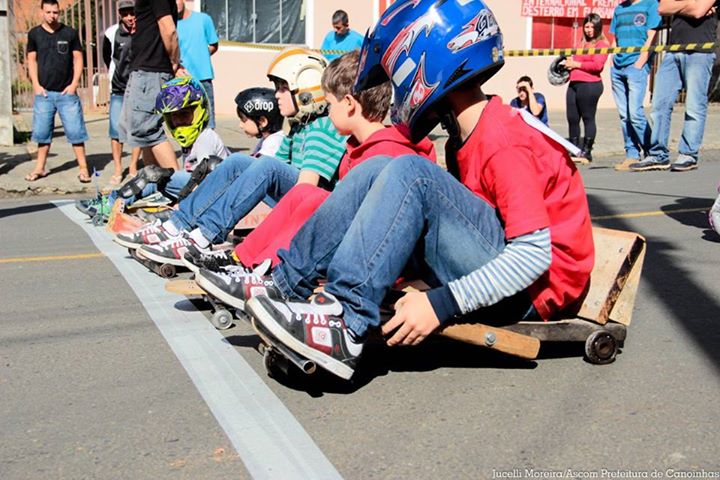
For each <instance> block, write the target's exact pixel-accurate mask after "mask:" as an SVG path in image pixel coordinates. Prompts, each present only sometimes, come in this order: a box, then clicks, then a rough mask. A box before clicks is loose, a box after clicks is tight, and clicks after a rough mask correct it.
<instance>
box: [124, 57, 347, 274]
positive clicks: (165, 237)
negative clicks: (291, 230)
mask: <svg viewBox="0 0 720 480" xmlns="http://www.w3.org/2000/svg"><path fill="white" fill-rule="evenodd" d="M326 66H327V61H326V60H325V58H324V57H322V56H321V55H315V54H313V53H312V52H310V51H308V50H306V49H302V48H296V47H294V48H289V49H286V50H284V51H282V52H280V54H279V55H278V56H277V57H276V58H275V59H274V60H273V62H272V63H271V65H270V68H269V69H268V78H269V79H270V81H272V82H273V83H274V84H275V91H276V93H275V97H276V98H277V100H278V105H279V109H280V113H281V114H282V115H283V116H284V117H286V118H288V119H289V120H290V123H291V130H290V134H289V135H288V137H287V138H286V139H285V140H284V141H283V143H282V144H281V145H280V148H279V150H278V152H277V154H276V157H270V156H261V157H260V158H254V157H251V156H248V155H242V154H233V155H230V156H229V157H228V158H226V159H225V160H224V161H223V162H222V163H221V164H220V165H219V166H218V167H217V168H216V169H215V170H213V172H212V173H211V174H210V175H208V177H207V178H206V179H205V180H204V181H203V183H201V184H200V186H199V187H198V188H197V189H196V190H195V191H193V192H192V194H190V195H189V196H188V197H187V198H186V199H185V200H183V201H182V202H180V204H179V208H178V210H176V211H175V212H174V213H173V215H172V217H171V218H170V219H169V220H168V221H166V222H164V223H162V224H158V223H153V224H149V225H147V226H146V227H144V228H143V229H141V230H139V231H138V232H135V233H134V234H132V237H133V238H132V241H133V242H135V244H137V245H138V246H139V248H140V249H141V251H142V255H144V256H145V257H147V258H149V259H150V260H154V261H156V262H162V263H169V264H173V265H179V266H182V265H184V262H183V256H184V255H185V254H186V253H189V254H191V255H198V256H199V255H200V254H202V253H206V254H209V253H211V252H212V250H211V249H210V246H211V245H212V244H218V243H222V242H224V241H225V239H226V238H227V235H228V234H229V233H230V231H231V230H232V228H233V227H234V226H235V225H236V224H237V222H238V221H239V220H240V219H241V218H243V217H244V216H245V215H247V214H248V213H249V212H250V211H251V210H252V209H253V208H254V207H255V206H256V205H257V204H258V203H260V202H261V201H263V200H265V201H266V202H267V203H271V204H272V203H274V202H277V201H278V200H280V198H282V197H283V196H284V195H285V194H286V193H287V192H288V191H290V189H291V188H292V187H293V186H295V185H296V184H301V183H308V184H312V185H318V186H320V187H323V188H331V187H332V185H333V183H334V178H335V172H336V170H337V168H338V166H339V164H340V159H341V158H342V155H343V152H344V151H345V142H346V137H344V136H342V135H340V134H339V133H338V131H337V130H336V129H335V127H334V126H333V125H332V123H331V122H330V120H329V119H328V117H327V102H326V100H325V96H324V94H323V92H322V88H321V85H320V79H321V77H322V73H323V71H324V69H325V67H326ZM126 244H127V242H126Z"/></svg>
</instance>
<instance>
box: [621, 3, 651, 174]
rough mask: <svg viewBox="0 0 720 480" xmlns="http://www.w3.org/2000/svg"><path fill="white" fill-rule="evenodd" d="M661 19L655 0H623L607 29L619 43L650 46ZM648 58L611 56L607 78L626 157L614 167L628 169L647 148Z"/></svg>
mask: <svg viewBox="0 0 720 480" xmlns="http://www.w3.org/2000/svg"><path fill="white" fill-rule="evenodd" d="M661 21H662V19H661V18H660V14H659V13H658V2H657V0H625V1H624V2H622V3H621V4H619V5H618V6H617V7H616V8H615V12H614V13H613V18H612V22H611V23H610V33H612V34H613V35H615V44H616V45H617V46H618V47H649V46H650V45H652V43H653V41H654V40H655V34H656V31H657V28H658V27H659V26H660V23H661ZM650 60H651V58H650V54H649V52H635V53H617V54H615V55H614V56H613V66H612V69H611V70H610V79H611V82H612V91H613V97H615V104H616V105H617V109H618V114H619V115H620V126H621V128H622V133H623V138H624V140H625V160H624V161H623V162H622V163H619V164H617V165H615V169H616V170H628V169H629V166H630V165H631V164H633V163H637V162H638V160H639V159H640V158H641V155H642V154H643V153H645V154H647V152H648V150H649V149H650V134H651V131H650V127H649V126H648V121H647V117H646V116H645V110H644V109H643V99H644V98H645V90H646V89H647V80H648V74H649V73H650V63H651V62H650Z"/></svg>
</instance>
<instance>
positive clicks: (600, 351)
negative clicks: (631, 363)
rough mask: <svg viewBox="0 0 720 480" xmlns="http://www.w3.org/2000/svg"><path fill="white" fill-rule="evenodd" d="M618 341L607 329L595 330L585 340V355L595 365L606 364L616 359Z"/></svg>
mask: <svg viewBox="0 0 720 480" xmlns="http://www.w3.org/2000/svg"><path fill="white" fill-rule="evenodd" d="M617 352H618V342H617V340H616V339H615V337H613V336H612V334H611V333H610V332H608V331H607V330H595V331H594V332H592V333H591V334H590V335H589V336H588V337H587V339H586V340H585V357H586V358H587V360H588V361H589V362H590V363H594V364H595V365H606V364H608V363H612V362H613V361H615V356H616V355H617Z"/></svg>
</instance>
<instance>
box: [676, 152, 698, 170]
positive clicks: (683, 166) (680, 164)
mask: <svg viewBox="0 0 720 480" xmlns="http://www.w3.org/2000/svg"><path fill="white" fill-rule="evenodd" d="M696 168H697V160H695V159H694V158H693V157H691V156H690V155H685V154H684V153H681V154H680V155H678V158H677V160H675V161H674V162H673V163H672V165H671V166H670V170H671V171H673V172H687V171H690V170H695V169H696Z"/></svg>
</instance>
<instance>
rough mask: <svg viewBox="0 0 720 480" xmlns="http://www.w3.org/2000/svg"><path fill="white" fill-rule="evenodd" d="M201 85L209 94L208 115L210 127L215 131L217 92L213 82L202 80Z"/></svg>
mask: <svg viewBox="0 0 720 480" xmlns="http://www.w3.org/2000/svg"><path fill="white" fill-rule="evenodd" d="M200 83H201V84H202V86H203V88H204V89H205V93H207V97H208V107H209V108H208V114H209V115H210V121H209V122H208V127H210V128H212V129H213V130H214V129H215V90H214V89H213V84H212V80H201V81H200Z"/></svg>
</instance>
